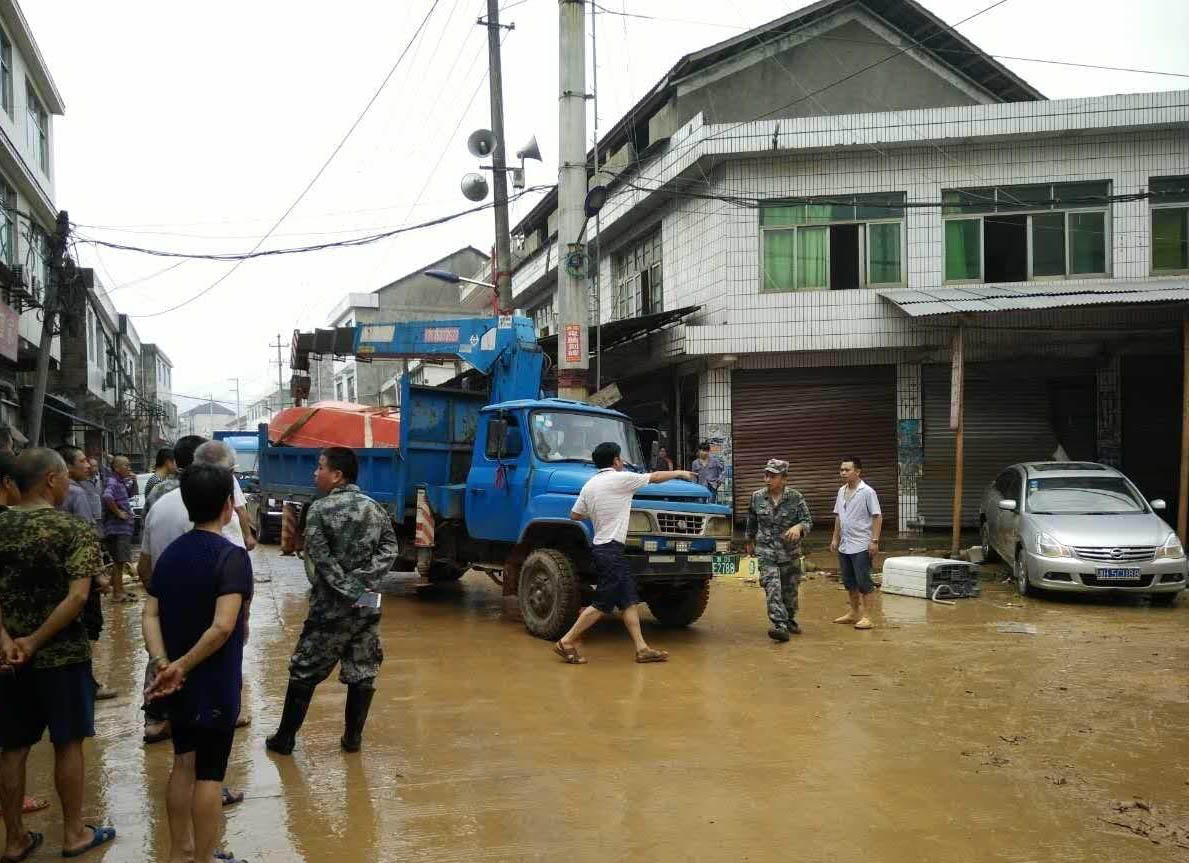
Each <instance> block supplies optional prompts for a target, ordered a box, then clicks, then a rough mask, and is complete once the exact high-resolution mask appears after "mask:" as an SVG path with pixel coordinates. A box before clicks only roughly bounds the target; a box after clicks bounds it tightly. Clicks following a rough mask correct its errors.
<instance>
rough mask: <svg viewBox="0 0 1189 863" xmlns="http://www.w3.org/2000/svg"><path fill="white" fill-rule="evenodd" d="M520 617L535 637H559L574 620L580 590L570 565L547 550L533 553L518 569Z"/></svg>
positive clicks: (560, 553)
mask: <svg viewBox="0 0 1189 863" xmlns="http://www.w3.org/2000/svg"><path fill="white" fill-rule="evenodd" d="M519 587H520V589H519V595H520V614H521V616H522V617H523V618H524V628H525V629H527V630H528V631H529V632H531V633H532V634H533V635H535V636H537V638H548V639H549V640H550V641H553V640H555V639H558V638H561V637H562V636H563V635H565V632H566V630H567V629H569V628H570V626H571V625H572V624H573V623H574V620H575V619H576V618H577V617H578V608H579V606H580V605H581V590H580V586H579V584H578V574H577V573H576V572H575V571H574V564H573V562H572V561H571V560H570V559H569V558H568V557H567V556H566V555H565V554H563V553H562V552H560V551H555V550H553V549H550V548H541V549H537V550H536V551H534V552H533V553H532V554H530V555H529V556H528V557H527V558H525V560H524V566H522V567H521V569H520V585H519Z"/></svg>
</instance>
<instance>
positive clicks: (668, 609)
mask: <svg viewBox="0 0 1189 863" xmlns="http://www.w3.org/2000/svg"><path fill="white" fill-rule="evenodd" d="M708 602H710V582H709V581H703V582H702V583H701V584H698V585H695V586H694V587H689V588H686V589H684V590H680V591H676V590H674V591H669V592H667V593H663V594H661V595H660V596H657V597H654V598H652V599H650V600H648V610H649V611H651V612H652V616H653V617H655V618H656V619H657V622H658V623H660V624H661V625H662V626H689V625H690V624H691V623H693V622H694V621H695V620H697V619H698V618H699V617H701V616H702V614H703V613H704V612H705V611H706V604H707V603H708Z"/></svg>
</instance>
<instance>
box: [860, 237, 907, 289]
mask: <svg viewBox="0 0 1189 863" xmlns="http://www.w3.org/2000/svg"><path fill="white" fill-rule="evenodd" d="M901 278H902V276H901V272H900V223H899V222H895V223H891V222H883V223H881V224H878V225H868V226H867V281H868V282H869V283H871V284H873V285H886V284H895V283H897V282H899V281H900V280H901Z"/></svg>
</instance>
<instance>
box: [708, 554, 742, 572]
mask: <svg viewBox="0 0 1189 863" xmlns="http://www.w3.org/2000/svg"><path fill="white" fill-rule="evenodd" d="M738 569H739V555H737V554H716V555H715V556H714V563H713V568H712V570H711V571H712V572H713V573H714V574H715V575H734V574H735V572H736V571H737V570H738Z"/></svg>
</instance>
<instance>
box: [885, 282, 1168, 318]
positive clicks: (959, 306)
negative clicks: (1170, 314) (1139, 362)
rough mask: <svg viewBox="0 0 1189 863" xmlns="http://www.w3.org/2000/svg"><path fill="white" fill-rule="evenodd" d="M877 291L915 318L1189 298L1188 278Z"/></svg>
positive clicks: (1165, 301)
mask: <svg viewBox="0 0 1189 863" xmlns="http://www.w3.org/2000/svg"><path fill="white" fill-rule="evenodd" d="M877 293H878V294H879V295H880V296H881V297H883V298H884V299H885V300H887V301H888V302H889V303H891V304H892V305H894V306H896V307H897V308H899V309H900V311H902V312H904V314H906V315H908V316H909V317H911V318H921V317H927V316H929V315H955V314H968V313H976V312H1008V311H1018V310H1029V309H1059V308H1067V307H1072V306H1117V305H1134V304H1138V303H1174V302H1185V301H1189V279H1168V280H1159V281H1157V280H1151V279H1148V280H1109V281H1108V280H1102V281H1097V282H1079V283H1076V284H1060V283H1053V282H1017V283H1013V284H1007V285H1003V284H990V285H954V286H951V287H937V288H929V289H927V290H917V289H915V288H889V289H887V290H881V291H877Z"/></svg>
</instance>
